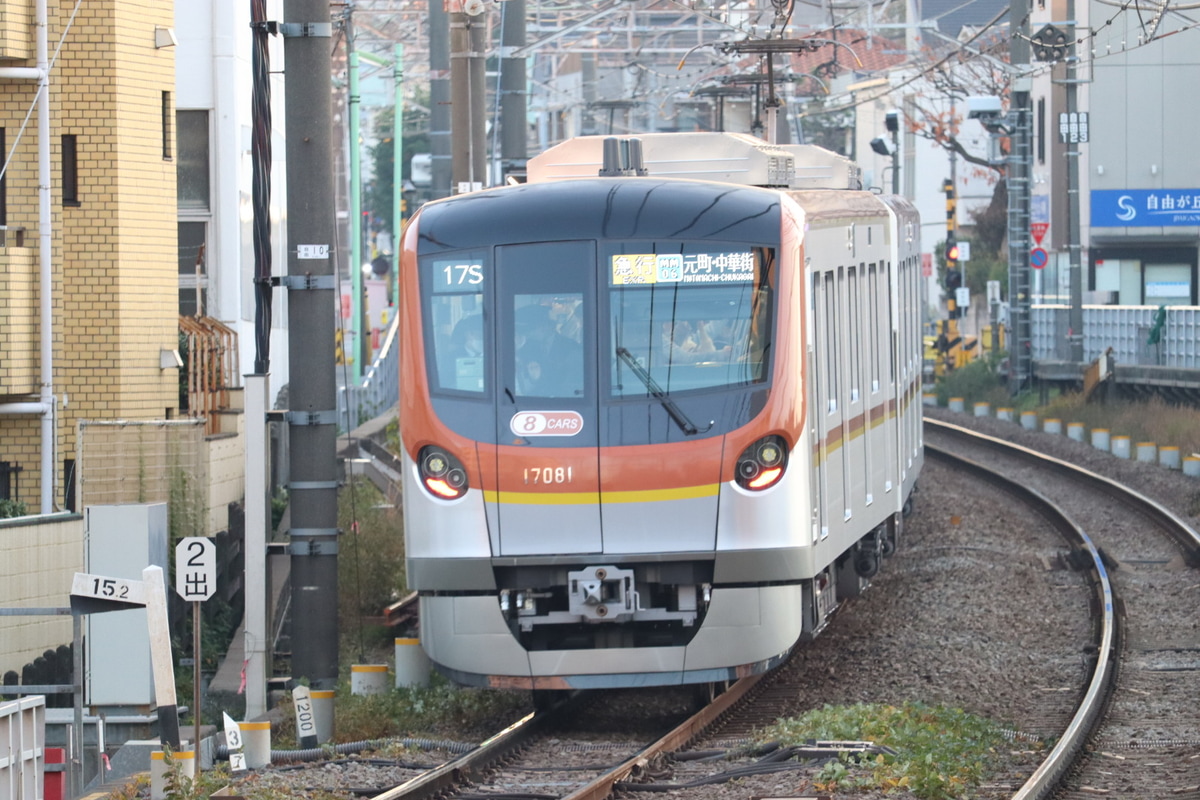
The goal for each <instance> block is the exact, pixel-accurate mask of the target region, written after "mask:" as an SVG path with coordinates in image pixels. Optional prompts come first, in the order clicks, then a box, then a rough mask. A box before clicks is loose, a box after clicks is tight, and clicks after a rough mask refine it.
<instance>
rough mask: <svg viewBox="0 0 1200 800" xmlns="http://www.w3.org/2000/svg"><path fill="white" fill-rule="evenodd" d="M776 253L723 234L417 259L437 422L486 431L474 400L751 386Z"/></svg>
mask: <svg viewBox="0 0 1200 800" xmlns="http://www.w3.org/2000/svg"><path fill="white" fill-rule="evenodd" d="M774 254H775V251H774V250H773V249H772V248H769V247H755V246H751V245H747V244H745V243H734V242H729V243H726V242H713V241H695V242H680V241H657V242H655V241H628V242H612V241H605V242H594V241H573V242H572V241H568V242H541V243H533V244H515V245H499V246H496V247H494V248H490V249H482V250H474V251H461V252H458V253H440V254H437V255H435V256H429V257H426V258H423V259H422V260H421V261H422V269H421V286H422V295H423V302H422V313H423V319H424V329H425V337H426V354H427V363H428V369H429V382H430V386H431V389H432V390H433V393H434V403H435V407H437V408H438V409H439V416H442V417H443V419H444V420H445V421H447V422H448V423H449V424H450V425H451V427H453V428H456V429H458V430H459V431H460V432H463V433H470V435H473V436H475V437H478V438H490V437H483V436H482V434H483V433H484V432H483V431H482V430H481V429H480V428H479V427H478V426H477V425H475V424H473V421H472V420H471V419H470V418H471V417H472V416H473V415H472V412H471V411H470V404H471V401H472V399H473V398H474V399H475V400H476V401H477V402H480V403H489V402H500V403H501V404H505V405H507V404H510V403H511V404H515V405H516V406H518V407H547V408H576V407H577V406H578V410H579V411H580V412H581V413H583V414H584V415H585V417H588V416H591V414H589V413H588V410H589V409H597V410H598V407H604V406H607V405H610V404H613V403H619V404H621V405H622V406H624V405H626V404H628V403H629V402H630V401H633V402H636V401H637V400H638V398H642V399H643V400H644V402H650V403H652V404H655V405H657V404H658V403H659V402H661V401H662V400H663V399H664V398H668V397H671V396H682V397H683V398H687V397H689V396H706V395H713V393H714V392H715V393H717V394H728V393H729V392H730V391H733V392H735V393H736V392H737V390H739V389H741V390H761V389H763V388H764V386H765V383H766V379H767V376H768V375H769V369H768V367H769V365H768V355H769V353H770V332H771V319H772V304H773V301H772V297H773V289H772V285H773V283H774V274H773V271H774V268H775V255H774ZM729 405H730V406H731V407H733V406H736V407H739V408H747V407H748V406H747V404H744V403H741V404H738V403H732V402H730V403H729ZM752 405H757V403H754V404H752ZM629 411H630V412H632V411H633V409H629ZM703 414H704V415H707V416H706V421H707V419H712V418H713V417H712V415H711V412H710V411H708V410H707V409H705V410H704V411H703ZM456 421H457V422H456ZM727 422H728V425H727V426H722V427H725V428H726V430H728V427H729V426H731V425H733V424H735V423H737V422H738V421H737V420H734V419H732V418H730V419H728V420H727ZM714 433H716V431H714ZM604 438H607V437H604ZM564 444H566V443H565V442H564Z"/></svg>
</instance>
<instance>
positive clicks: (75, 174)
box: [62, 133, 79, 206]
mask: <svg viewBox="0 0 1200 800" xmlns="http://www.w3.org/2000/svg"><path fill="white" fill-rule="evenodd" d="M78 147H79V145H78V141H77V140H76V138H75V134H73V133H64V134H63V137H62V201H63V205H64V206H78V205H79V149H78Z"/></svg>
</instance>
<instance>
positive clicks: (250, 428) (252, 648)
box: [243, 375, 270, 720]
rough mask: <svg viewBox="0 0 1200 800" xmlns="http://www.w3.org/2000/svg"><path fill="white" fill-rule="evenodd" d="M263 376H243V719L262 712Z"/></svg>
mask: <svg viewBox="0 0 1200 800" xmlns="http://www.w3.org/2000/svg"><path fill="white" fill-rule="evenodd" d="M267 384H268V376H267V375H246V376H245V385H246V452H245V463H246V567H245V569H246V584H245V585H246V615H245V622H244V625H243V627H244V630H245V636H246V641H245V654H246V719H248V720H252V719H257V718H258V717H260V716H262V715H263V714H265V713H267V649H268V645H269V639H270V636H269V631H270V625H269V623H268V620H267Z"/></svg>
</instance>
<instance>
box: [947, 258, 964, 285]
mask: <svg viewBox="0 0 1200 800" xmlns="http://www.w3.org/2000/svg"><path fill="white" fill-rule="evenodd" d="M960 288H962V273H961V272H959V270H958V269H957V268H956V267H954V266H951V264H950V262H949V261H947V262H946V291H947V292H954V291H955V290H956V289H960Z"/></svg>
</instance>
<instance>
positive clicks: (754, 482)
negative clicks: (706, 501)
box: [735, 436, 787, 491]
mask: <svg viewBox="0 0 1200 800" xmlns="http://www.w3.org/2000/svg"><path fill="white" fill-rule="evenodd" d="M785 469H787V443H786V442H784V441H783V439H782V438H781V437H779V436H765V437H763V438H762V439H759V440H758V441H757V442H755V443H754V444H752V445H750V446H749V447H747V448H746V449H745V450H744V451H742V454H741V456H739V457H738V460H737V466H736V467H735V472H736V479H737V482H738V486H741V487H742V488H743V489H750V490H752V491H761V490H763V489H767V488H769V487H771V486H774V485H775V484H777V483H779V479H780V478H782V477H783V472H784V470H785Z"/></svg>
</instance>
